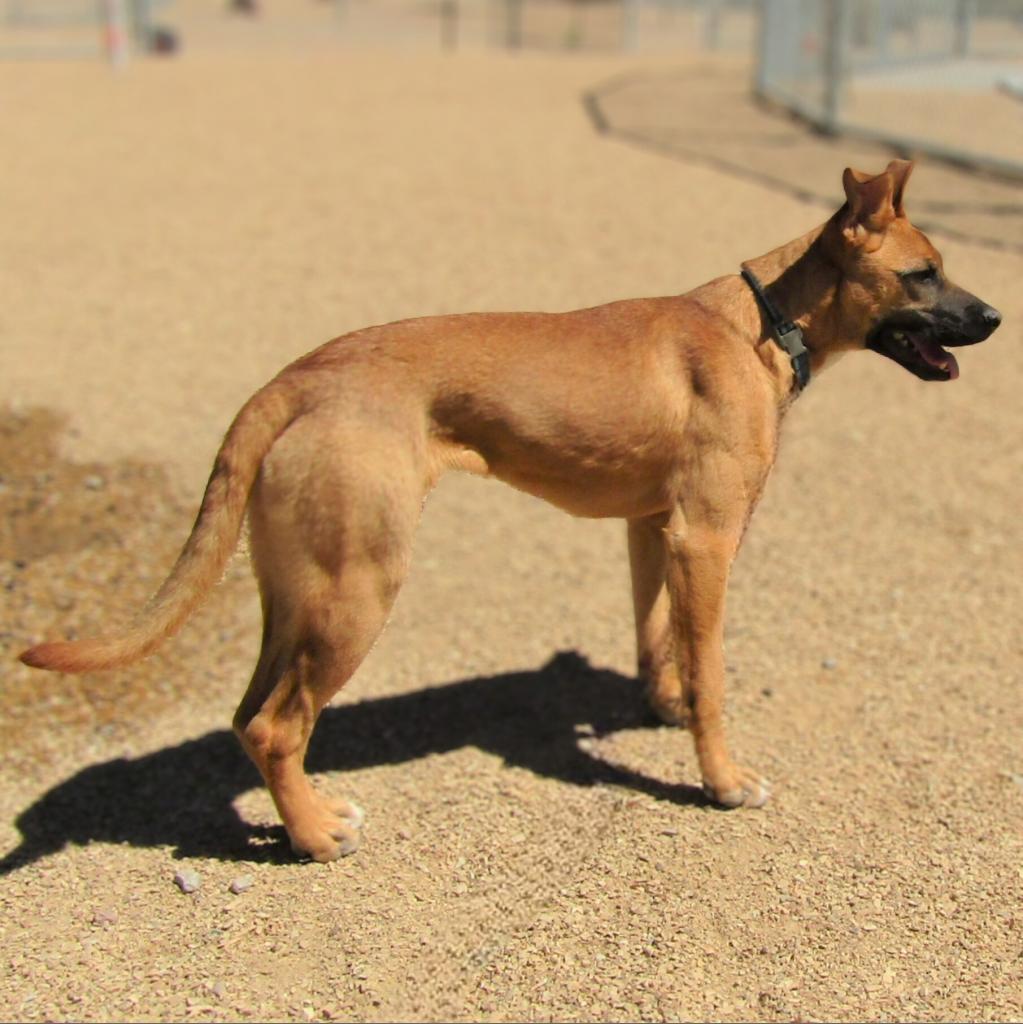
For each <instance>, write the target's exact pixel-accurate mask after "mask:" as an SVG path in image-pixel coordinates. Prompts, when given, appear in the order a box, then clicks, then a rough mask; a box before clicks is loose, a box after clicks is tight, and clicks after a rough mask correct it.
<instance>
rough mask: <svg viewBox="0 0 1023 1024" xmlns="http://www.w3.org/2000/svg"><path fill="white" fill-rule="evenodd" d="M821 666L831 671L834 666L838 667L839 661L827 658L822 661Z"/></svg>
mask: <svg viewBox="0 0 1023 1024" xmlns="http://www.w3.org/2000/svg"><path fill="white" fill-rule="evenodd" d="M821 668H826V669H828V670H829V671H830V670H831V669H833V668H838V662H837V661H836V660H835V659H834V658H825V659H824V660H823V661H822V662H821Z"/></svg>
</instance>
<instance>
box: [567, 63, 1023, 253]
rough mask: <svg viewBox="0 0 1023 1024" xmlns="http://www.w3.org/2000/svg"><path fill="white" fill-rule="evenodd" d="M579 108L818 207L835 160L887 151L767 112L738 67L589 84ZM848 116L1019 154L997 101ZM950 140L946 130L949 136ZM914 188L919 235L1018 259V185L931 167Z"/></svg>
mask: <svg viewBox="0 0 1023 1024" xmlns="http://www.w3.org/2000/svg"><path fill="white" fill-rule="evenodd" d="M585 102H586V106H587V109H588V110H589V112H590V115H591V117H592V119H593V122H594V124H595V126H597V127H598V129H599V130H601V131H606V132H609V133H611V134H612V135H615V136H618V137H620V138H622V139H626V140H628V141H630V142H635V143H638V144H639V145H642V146H647V147H649V148H650V149H652V150H654V151H656V152H659V153H663V154H665V155H668V156H675V157H678V158H680V159H685V160H694V159H695V160H701V161H704V162H705V163H706V164H707V165H709V166H711V167H715V168H718V169H719V170H721V171H724V172H726V173H728V174H732V175H736V176H740V177H745V178H748V179H749V180H751V181H757V182H760V183H761V184H763V185H766V186H768V187H772V188H776V189H778V190H781V191H784V192H786V193H788V194H789V195H792V196H794V197H797V198H799V199H803V200H805V201H807V202H811V203H814V204H815V205H819V206H820V207H821V208H822V209H834V207H835V205H836V203H837V202H838V201H839V200H840V199H841V183H840V182H838V183H836V180H835V165H836V164H837V163H838V162H839V161H841V160H843V159H844V160H847V161H849V162H850V163H851V164H853V165H854V166H856V167H874V166H877V165H882V166H883V163H884V161H885V160H887V159H890V157H891V156H892V155H893V154H892V153H891V152H890V151H889V150H886V149H884V148H882V147H878V146H871V145H868V144H865V143H850V142H849V141H847V140H844V139H828V138H825V137H822V136H819V135H814V134H813V133H812V132H809V131H807V129H806V127H805V126H804V125H802V124H801V123H800V122H798V121H797V120H795V119H790V118H788V117H787V116H786V115H785V114H784V113H781V112H772V111H769V110H767V109H765V108H764V107H763V106H761V105H760V104H758V103H757V101H756V100H755V99H754V98H753V97H752V96H751V95H750V91H749V70H748V68H747V66H746V65H745V63H743V62H740V61H735V62H731V63H729V62H721V61H716V62H714V63H712V64H711V63H707V64H702V65H699V64H698V65H696V66H693V67H688V68H685V69H684V70H678V69H672V70H669V71H663V70H662V71H653V72H639V73H627V74H625V75H623V76H621V77H620V78H618V79H616V80H612V81H609V82H606V83H604V84H603V85H599V86H597V87H596V88H595V89H593V90H592V91H590V92H589V93H588V94H587V97H586V101H585ZM853 114H855V116H856V117H858V119H859V121H860V122H861V123H863V124H865V125H868V126H870V127H872V128H874V129H875V130H882V129H884V130H888V131H893V132H894V131H897V130H898V128H899V126H900V125H902V126H903V130H904V131H906V132H908V133H911V134H914V135H917V136H923V135H925V134H927V130H928V129H927V126H928V125H929V124H930V123H931V122H932V121H939V122H941V125H942V132H941V133H937V137H939V138H942V139H944V140H945V141H949V135H950V129H949V127H948V125H949V124H951V125H960V126H962V132H961V133H960V136H961V137H959V144H960V145H963V146H967V145H972V146H973V148H980V149H983V148H985V146H986V147H987V149H988V150H989V151H990V152H996V153H1000V154H1002V155H1004V156H1006V157H1010V156H1011V157H1012V158H1014V159H1018V158H1021V157H1023V142H1021V135H1020V129H1019V119H1020V111H1019V104H1018V102H1017V101H1015V100H1013V99H1012V98H1011V97H1009V96H1006V95H1001V94H998V93H994V92H992V93H991V95H989V96H988V95H984V94H976V93H966V94H963V93H956V92H952V91H945V92H941V93H937V94H936V93H934V92H920V91H916V92H913V91H910V92H907V93H894V92H892V91H891V90H889V91H888V92H880V91H876V90H868V89H863V90H862V91H861V92H859V93H857V98H856V105H855V106H854V108H853ZM850 116H853V115H852V114H851V115H850ZM905 126H912V128H909V127H905ZM932 134H933V133H932ZM956 138H957V136H956V135H955V133H954V132H952V133H951V141H955V140H956ZM913 189H914V193H915V194H914V197H913V199H914V203H913V206H914V211H913V212H914V221H915V222H916V223H918V224H919V225H920V226H921V227H923V228H924V229H925V230H928V231H930V230H936V231H941V232H944V233H945V234H946V235H949V236H952V237H956V238H961V239H963V240H964V241H967V240H968V241H971V242H975V243H980V244H983V245H989V246H992V247H994V248H998V249H1012V250H1014V251H1017V252H1023V183H1020V182H1012V181H1001V180H998V179H996V178H992V177H983V176H978V175H973V174H970V173H969V172H968V171H967V172H964V171H963V170H961V169H958V168H955V167H950V166H946V165H942V164H940V163H938V162H929V163H928V167H927V174H926V175H919V176H918V179H917V180H915V181H914V182H913Z"/></svg>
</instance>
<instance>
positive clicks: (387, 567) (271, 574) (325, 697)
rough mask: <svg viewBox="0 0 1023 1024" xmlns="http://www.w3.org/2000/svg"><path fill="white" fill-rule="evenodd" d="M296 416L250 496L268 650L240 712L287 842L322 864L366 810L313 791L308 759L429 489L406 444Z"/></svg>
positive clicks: (404, 560)
mask: <svg viewBox="0 0 1023 1024" xmlns="http://www.w3.org/2000/svg"><path fill="white" fill-rule="evenodd" d="M356 451H357V455H356V456H355V457H353V458H348V457H346V455H345V453H344V452H342V451H340V450H339V448H338V439H337V430H336V427H335V429H333V430H332V431H330V432H327V431H319V432H318V430H317V428H316V426H315V425H310V424H308V423H304V424H301V425H299V424H296V427H293V428H292V430H291V431H289V434H288V435H285V437H284V438H282V439H281V441H279V442H278V445H277V446H275V448H274V451H273V452H271V454H270V456H268V458H267V460H266V462H265V463H264V472H263V474H262V475H261V478H260V480H259V481H258V482H257V486H256V489H255V490H254V492H253V497H252V500H251V504H250V522H251V549H252V557H253V563H254V568H255V571H256V575H257V577H258V579H259V584H260V592H261V596H262V601H263V614H264V629H263V646H262V650H261V652H260V657H259V662H258V664H257V666H256V671H255V674H254V675H253V678H252V682H251V683H250V685H249V688H248V691H247V692H246V694H245V696H244V698H243V699H242V702H241V704H240V705H239V707H238V711H237V713H236V715H235V719H234V726H235V731H236V732H237V734H238V737H239V739H240V740H241V743H242V746H243V747H244V748H245V750H246V751H247V753H248V754H249V756H250V757H251V758H252V760H253V761H254V762H255V764H256V766H257V767H258V768H259V770H260V773H261V774H262V776H263V778H264V780H265V781H266V784H267V786H268V788H269V790H270V793H271V795H272V796H273V799H274V803H275V804H276V806H277V810H278V813H279V814H280V816H281V820H282V821H283V822H284V826H285V828H286V829H287V831H288V836H289V838H290V839H291V845H292V847H293V849H294V850H295V851H296V852H297V853H299V854H300V855H307V856H309V857H312V858H313V859H314V860H318V861H330V860H335V859H337V858H338V857H340V856H343V855H345V854H347V853H352V852H354V850H355V849H356V848H357V846H358V841H359V832H358V826H359V824H360V823H361V812H360V811H359V810H358V809H357V808H356V807H355V806H354V805H352V804H349V803H347V802H345V801H335V802H333V803H332V802H329V801H327V800H325V799H324V798H323V797H321V796H320V795H318V794H317V793H316V791H315V790H314V789H313V786H312V784H311V783H310V781H309V778H308V776H307V775H306V773H305V768H304V760H305V754H306V749H307V747H308V743H309V738H310V735H311V734H312V730H313V726H314V725H315V723H316V719H317V717H318V715H319V713H320V711H321V710H322V709H323V707H324V706H325V705H326V704H327V703H328V702H329V701H330V699H331V697H333V696H334V694H336V693H337V692H338V690H340V689H341V687H342V686H344V684H345V683H346V682H347V681H348V679H349V678H350V677H351V676H352V674H353V673H354V672H355V670H356V669H357V668H358V666H359V664H360V662H361V661H362V660H363V658H364V657H365V656H366V654H367V653H368V652H369V650H370V648H371V647H372V645H373V643H374V641H375V640H376V638H377V636H378V635H379V633H380V631H381V630H382V629H383V627H384V624H385V623H386V620H387V617H388V615H389V613H390V610H391V607H392V605H393V603H394V599H395V598H396V597H397V593H398V589H399V587H400V586H401V583H402V582H403V580H404V577H405V574H406V572H407V569H408V564H409V559H410V555H411V549H412V535H413V532H414V530H415V526H416V523H417V520H418V517H419V512H420V508H421V504H422V499H423V496H424V494H425V492H426V486H425V481H424V479H423V474H422V473H420V472H418V469H417V466H416V459H415V455H414V453H411V452H410V451H409V449H408V443H407V441H406V442H405V445H404V447H403V446H401V445H397V444H395V445H393V446H391V445H388V444H386V443H385V442H382V441H381V440H380V438H379V437H374V438H373V444H372V450H369V446H368V445H367V443H366V441H365V439H364V438H360V439H359V446H358V448H357V449H356Z"/></svg>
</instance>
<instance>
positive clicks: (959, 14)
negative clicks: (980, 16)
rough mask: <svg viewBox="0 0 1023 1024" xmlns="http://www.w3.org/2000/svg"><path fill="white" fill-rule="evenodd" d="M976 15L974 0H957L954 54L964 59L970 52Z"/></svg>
mask: <svg viewBox="0 0 1023 1024" xmlns="http://www.w3.org/2000/svg"><path fill="white" fill-rule="evenodd" d="M976 13H977V3H976V0H957V2H956V41H955V52H956V55H957V56H959V57H965V56H966V55H967V54H968V53H969V52H970V42H971V40H972V36H973V18H974V15H975V14H976Z"/></svg>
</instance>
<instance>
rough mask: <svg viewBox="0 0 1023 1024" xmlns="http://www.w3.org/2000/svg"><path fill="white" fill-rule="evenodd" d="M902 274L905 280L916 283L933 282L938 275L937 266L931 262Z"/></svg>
mask: <svg viewBox="0 0 1023 1024" xmlns="http://www.w3.org/2000/svg"><path fill="white" fill-rule="evenodd" d="M902 276H903V277H904V278H905V279H906V280H907V281H915V282H916V283H917V284H934V283H935V282H936V281H937V280H938V278H939V276H940V275H939V274H938V268H937V267H936V266H934V264H933V263H932V264H930V265H929V266H926V267H923V268H921V269H920V270H907V271H905V272H904V273H903V275H902Z"/></svg>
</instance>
